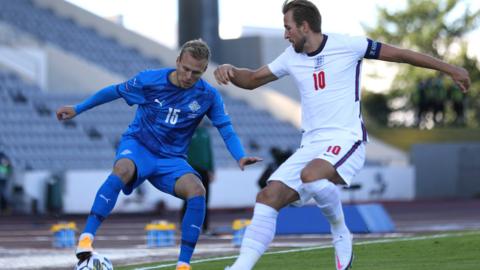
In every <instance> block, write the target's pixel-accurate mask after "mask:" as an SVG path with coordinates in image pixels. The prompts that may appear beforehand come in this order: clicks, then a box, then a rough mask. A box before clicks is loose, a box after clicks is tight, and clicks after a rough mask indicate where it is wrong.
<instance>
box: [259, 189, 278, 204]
mask: <svg viewBox="0 0 480 270" xmlns="http://www.w3.org/2000/svg"><path fill="white" fill-rule="evenodd" d="M256 201H257V202H258V203H263V204H266V205H269V206H274V205H277V204H279V203H280V201H281V197H280V196H279V194H276V192H274V190H271V189H268V188H264V189H262V190H261V191H260V192H259V193H258V194H257V200H256Z"/></svg>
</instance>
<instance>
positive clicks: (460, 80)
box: [450, 67, 470, 93]
mask: <svg viewBox="0 0 480 270" xmlns="http://www.w3.org/2000/svg"><path fill="white" fill-rule="evenodd" d="M450 77H452V80H453V81H454V82H455V83H456V84H457V86H458V87H459V88H460V90H462V92H463V93H466V92H467V91H468V88H469V87H470V75H468V71H467V70H466V69H464V68H462V67H455V69H454V70H453V72H451V73H450Z"/></svg>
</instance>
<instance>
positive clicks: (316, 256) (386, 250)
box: [115, 231, 480, 270]
mask: <svg viewBox="0 0 480 270" xmlns="http://www.w3.org/2000/svg"><path fill="white" fill-rule="evenodd" d="M354 251H355V260H354V263H353V269H354V270H385V269H389V270H412V269H434V270H471V269H480V231H473V232H463V233H450V234H441V235H429V236H420V237H412V238H399V239H385V240H379V241H364V242H357V243H356V244H355V247H354ZM233 261H234V259H233V258H232V257H230V258H228V257H224V258H208V259H205V260H198V261H197V262H195V261H194V262H193V263H192V268H193V269H194V270H216V269H218V270H223V269H224V268H225V266H226V265H230V264H232V262H233ZM172 265H173V264H172V263H170V264H166V263H156V264H149V265H138V266H130V267H116V268H115V269H116V270H134V269H136V270H153V269H175V267H174V266H172ZM334 268H335V265H334V260H333V248H331V247H317V248H306V249H297V250H283V251H279V252H271V253H269V254H265V255H264V256H263V257H262V258H261V259H260V261H259V262H258V263H257V265H256V266H255V269H256V270H279V269H282V270H283V269H285V270H297V269H301V270H314V269H315V270H318V269H334Z"/></svg>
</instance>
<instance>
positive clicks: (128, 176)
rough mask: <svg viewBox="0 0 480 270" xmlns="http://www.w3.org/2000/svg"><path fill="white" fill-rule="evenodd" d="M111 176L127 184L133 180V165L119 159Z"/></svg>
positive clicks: (129, 161) (128, 161) (130, 162)
mask: <svg viewBox="0 0 480 270" xmlns="http://www.w3.org/2000/svg"><path fill="white" fill-rule="evenodd" d="M113 174H114V175H116V176H118V177H120V179H122V182H123V183H124V184H128V183H129V182H130V181H132V180H133V179H134V177H133V176H134V175H135V164H134V163H133V162H132V161H131V160H127V159H121V160H119V161H117V162H116V163H115V166H114V167H113Z"/></svg>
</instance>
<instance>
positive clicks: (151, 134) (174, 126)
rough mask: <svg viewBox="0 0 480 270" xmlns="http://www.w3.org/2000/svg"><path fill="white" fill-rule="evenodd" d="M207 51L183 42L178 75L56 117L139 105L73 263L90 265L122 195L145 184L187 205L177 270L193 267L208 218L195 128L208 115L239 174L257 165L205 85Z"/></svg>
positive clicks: (148, 77)
mask: <svg viewBox="0 0 480 270" xmlns="http://www.w3.org/2000/svg"><path fill="white" fill-rule="evenodd" d="M209 57H210V49H209V48H208V45H207V44H206V43H205V42H203V41H202V40H192V41H188V42H186V43H185V44H184V45H183V46H182V48H181V51H180V54H179V56H178V58H177V61H176V68H164V69H158V70H146V71H143V72H140V73H139V74H137V75H136V76H135V77H133V78H131V79H130V80H128V81H126V82H124V83H120V84H117V85H112V86H108V87H106V88H104V89H102V90H100V91H98V92H97V93H95V94H94V95H92V96H91V97H89V98H87V99H86V100H85V101H83V102H82V103H80V104H77V105H75V106H63V107H61V108H59V109H58V110H57V118H58V119H59V120H60V121H65V120H69V119H72V118H74V117H75V116H76V115H78V114H80V113H82V112H84V111H86V110H88V109H91V108H93V107H95V106H98V105H100V104H103V103H106V102H110V101H112V100H115V99H118V98H123V99H124V100H125V101H126V103H127V104H128V105H135V104H136V105H138V108H137V111H136V115H135V119H134V120H133V122H132V123H131V124H130V125H129V127H128V129H127V131H126V132H125V133H124V134H123V135H122V138H121V141H120V143H119V146H118V149H117V154H116V158H115V164H114V166H113V171H112V172H111V174H110V175H109V176H108V178H107V179H106V180H105V182H104V183H103V185H102V186H101V187H100V188H99V190H98V192H97V194H96V197H95V200H94V202H93V206H92V209H91V212H90V214H89V216H88V219H87V223H86V225H85V229H84V231H83V233H82V234H81V235H80V237H79V242H78V246H77V249H76V255H77V257H78V259H79V260H84V259H86V258H88V257H89V256H90V255H91V254H92V251H93V239H94V236H95V233H96V231H97V229H98V228H99V226H100V225H101V223H102V221H103V220H104V219H105V218H106V217H107V216H108V215H109V214H110V212H111V211H112V209H113V207H114V206H115V202H116V200H117V197H118V194H119V193H120V191H123V193H124V194H126V195H128V194H130V193H131V192H132V191H133V190H134V189H135V188H136V187H138V186H139V185H140V184H142V183H143V181H145V180H147V179H148V181H150V183H151V184H152V185H153V186H154V187H156V188H157V189H159V190H161V191H163V192H166V193H168V194H171V195H173V196H175V197H178V198H181V199H183V200H185V201H186V203H187V209H186V212H185V215H184V217H183V221H182V226H181V229H182V241H181V246H180V255H179V258H178V264H177V269H191V267H190V259H191V257H192V253H193V250H194V249H195V245H196V243H197V240H198V237H199V234H200V230H201V228H202V223H203V220H204V216H205V188H204V187H203V185H202V183H201V181H200V179H199V177H200V176H199V174H198V173H197V172H196V171H195V170H194V169H193V168H192V167H191V166H190V165H189V164H188V163H187V161H186V152H187V149H188V145H189V143H190V139H191V137H192V135H193V133H194V131H195V128H196V127H197V125H198V124H199V123H200V121H201V120H202V118H203V117H204V116H205V115H206V116H207V117H208V118H209V119H210V120H211V121H212V123H213V125H214V126H215V127H216V128H217V129H218V131H219V132H220V134H221V136H222V138H223V140H224V141H225V144H226V146H227V148H228V150H229V151H230V153H231V155H232V156H233V157H234V158H235V159H236V160H237V162H238V165H239V167H240V169H242V170H243V169H244V167H245V166H246V165H249V164H253V163H256V162H258V161H260V160H261V159H260V158H258V157H247V156H246V155H245V153H244V150H243V147H242V145H241V143H240V140H239V138H238V137H237V135H236V134H235V131H234V129H233V127H232V124H231V122H230V118H229V116H228V115H227V114H226V113H225V110H224V104H223V100H222V97H221V96H220V94H219V92H218V91H217V90H216V89H215V88H213V87H212V86H211V85H209V84H208V83H207V82H206V81H204V80H203V79H201V76H202V74H203V73H204V72H205V71H206V69H207V65H208V61H209Z"/></svg>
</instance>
